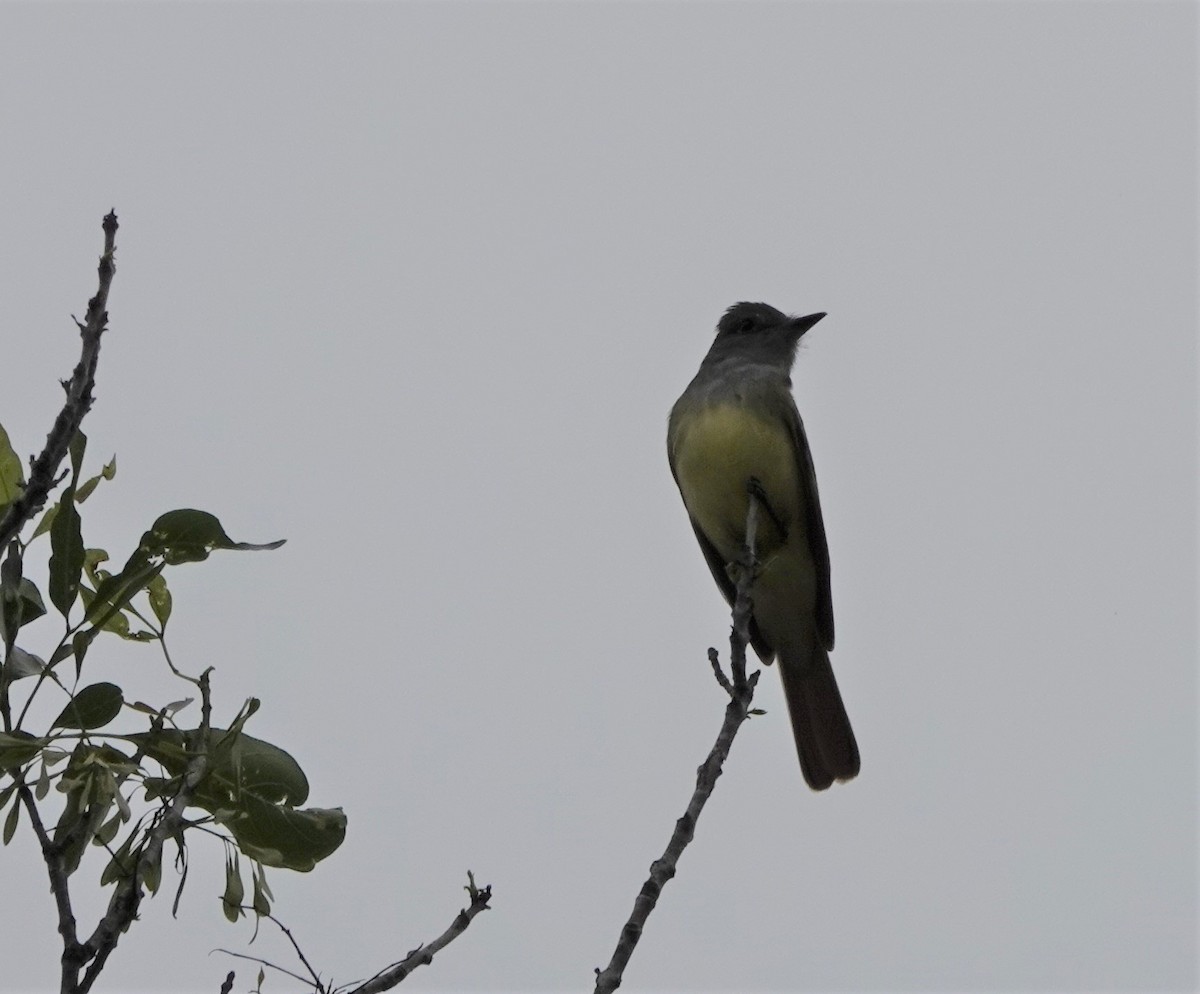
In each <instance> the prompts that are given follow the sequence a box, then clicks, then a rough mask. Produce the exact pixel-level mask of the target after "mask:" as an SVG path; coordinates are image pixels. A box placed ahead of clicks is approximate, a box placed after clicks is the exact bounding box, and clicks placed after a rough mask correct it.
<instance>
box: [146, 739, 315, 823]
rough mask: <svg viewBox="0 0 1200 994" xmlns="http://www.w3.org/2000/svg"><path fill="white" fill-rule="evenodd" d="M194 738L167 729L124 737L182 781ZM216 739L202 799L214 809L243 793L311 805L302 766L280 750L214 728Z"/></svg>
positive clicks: (279, 802)
mask: <svg viewBox="0 0 1200 994" xmlns="http://www.w3.org/2000/svg"><path fill="white" fill-rule="evenodd" d="M195 734H196V733H195V732H190V731H188V732H185V731H181V730H179V729H177V728H164V729H161V730H159V731H158V732H157V733H156V732H136V733H134V734H132V735H126V736H124V737H125V738H126V739H127V740H129V741H130V742H132V743H134V745H136V746H138V747H139V748H141V749H142V750H143V751H144V753H145V754H146V755H147V756H149V757H150V758H151V759H153V760H156V761H157V762H159V763H161V764H162V766H163V769H165V770H166V771H167V772H168V773H170V774H171V775H172V776H182V775H183V774H184V773H185V772H187V766H188V762H189V760H190V758H191V757H190V755H189V754H188V751H187V743H188V742H190V741H191V738H192V737H193V736H194V735H195ZM211 734H212V743H213V755H212V757H211V759H212V764H211V767H210V770H209V774H208V776H207V777H205V779H204V783H203V784H201V788H202V790H201V793H204V794H206V795H207V796H208V798H209V799H210V800H211V801H212V802H213V803H214V804H217V805H223V806H225V807H228V806H229V804H230V803H231V802H233V801H234V800H235V799H236V798H237V796H238V795H240V794H243V793H254V794H257V795H259V796H261V797H262V798H263V800H265V801H267V802H268V803H271V804H303V803H304V802H305V801H306V800H308V778H307V777H305V775H304V771H303V770H302V769H300V764H299V763H297V762H296V761H295V760H294V759H293V758H292V757H291V756H290V755H288V754H287V753H286V752H284V751H283V750H282V749H280V748H279V747H278V746H274V745H271V743H269V742H264V741H262V740H261V739H256V738H254V737H253V736H251V735H247V734H246V733H245V732H242V733H240V734H238V733H233V732H230V731H228V730H226V729H222V728H214V729H212V731H211ZM198 796H199V794H198ZM203 806H204V805H201V807H203Z"/></svg>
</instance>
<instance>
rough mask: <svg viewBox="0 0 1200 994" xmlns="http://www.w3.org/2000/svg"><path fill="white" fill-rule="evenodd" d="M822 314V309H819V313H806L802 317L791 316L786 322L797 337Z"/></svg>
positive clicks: (823, 313)
mask: <svg viewBox="0 0 1200 994" xmlns="http://www.w3.org/2000/svg"><path fill="white" fill-rule="evenodd" d="M824 316H825V312H824V311H821V312H820V313H819V314H806V315H804V317H802V318H792V320H791V321H790V322H788V326H789V328H790V329H791V332H792V334H793V335H794V336H795V337H796V338H797V339H799V338H800V336H801V335H803V334H804V333H805V332H806V331H808V329H809V328H811V327H812V326H813V325H814V324H816V323H817V322H818V321H820V320H821V318H823V317H824Z"/></svg>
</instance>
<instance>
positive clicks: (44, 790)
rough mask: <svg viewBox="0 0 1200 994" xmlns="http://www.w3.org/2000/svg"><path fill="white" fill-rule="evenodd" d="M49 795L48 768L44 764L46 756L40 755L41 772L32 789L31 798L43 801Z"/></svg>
mask: <svg viewBox="0 0 1200 994" xmlns="http://www.w3.org/2000/svg"><path fill="white" fill-rule="evenodd" d="M49 793H50V767H49V766H48V765H47V764H46V756H45V754H43V755H42V772H41V774H40V775H39V776H38V782H37V786H36V787H34V788H33V796H34V797H36V798H37V799H38V800H39V801H44V800H45V799H46V795H47V794H49Z"/></svg>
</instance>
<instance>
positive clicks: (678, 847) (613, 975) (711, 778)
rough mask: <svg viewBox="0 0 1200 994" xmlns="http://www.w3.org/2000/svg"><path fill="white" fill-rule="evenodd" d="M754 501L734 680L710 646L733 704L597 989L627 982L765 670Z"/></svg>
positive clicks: (738, 600) (736, 615) (737, 616)
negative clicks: (758, 645) (756, 621)
mask: <svg viewBox="0 0 1200 994" xmlns="http://www.w3.org/2000/svg"><path fill="white" fill-rule="evenodd" d="M749 505H750V506H749V510H748V511H747V512H746V549H745V552H746V561H745V563H743V564H740V565H741V567H742V568H741V569H739V570H738V580H737V596H736V597H735V599H734V604H733V628H732V630H731V632H730V635H729V649H730V657H731V663H730V669H731V671H732V673H733V678H732V680H730V679H729V678H728V677H726V676H725V674H724V673H723V672H721V664H720V661H719V659H718V657H717V650H716V649H709V650H708V658H709V660H710V662H711V663H712V667H713V672H714V674H715V676H716V678H717V683H719V684H720V685H721V688H722V689H723V690H724V691H725V692H726V693H727V694H728V695H729V704H728V705H726V707H725V720H724V721H723V722H722V723H721V731H720V732H719V733H718V734H717V741H716V742H715V743H713V747H712V749H711V750H710V751H709V753H708V757H707V758H706V759H705V760H704V762H703V763H701V764H700V768H699V769H698V770H697V771H696V788H695V790H693V791H692V799H691V800H690V801H689V802H688V806H687V810H686V811H685V812H684V814H683V817H682V818H680V819H679V820H678V821H676V822H675V830H674V831H673V832H672V833H671V839H670V841H669V842H668V843H667V848H666V850H665V851H664V852H663V854H662V856H661V857H659V858H658V859H656V860H655V861H654V862H653V863H651V864H650V876H649V877H648V878H647V879H646V882H645V883H644V884H642V889H641V890H640V891H639V892H638V896H637V898H636V900H635V901H634V902H633V912H632V914H630V916H629V920H628V921H627V922H626V923H625V926H624V928H622V929H621V936H620V938H619V939H618V940H617V948H616V950H615V951H614V952H613V955H612V959H611V960H609V963H608V966H607V967H605V968H604V969H603V970H600V969H597V970H596V987H595V994H609V992H611V991H615V990H616V989H617V988H618V987H620V986H621V979H622V976H623V975H624V972H625V967H626V965H627V964H628V963H629V958H630V957H631V956H632V955H633V951H634V949H635V948H636V947H637V944H638V941H639V940H640V939H641V937H642V929H643V928H644V927H645V924H646V921H647V919H649V917H650V913H651V912H652V911H653V910H654V908H655V906H656V905H657V904H658V898H659V895H660V894H661V893H662V889H663V887H665V886H666V884H667V881H669V880H670V879H671V878H672V877H674V876H675V868H676V866H677V865H678V863H679V858H680V857H681V856H682V855H683V850H684V849H686V848H687V846H688V844H689V843H690V842H691V841H692V838H693V836H694V835H695V831H696V822H697V820H698V819H699V817H700V812H701V811H702V810H703V809H704V805H705V804H706V803H707V801H708V798H709V795H711V794H712V792H713V788H714V787H716V785H717V778H718V777H719V776H720V775H721V772H722V768H723V767H724V765H725V760H726V759H727V758H728V756H729V750H730V748H731V747H732V746H733V739H734V736H735V735H737V732H738V729H739V728H740V727H741V725H742V722H744V721H745V720H746V719H747V717H749V713H750V704H751V702H752V701H753V699H754V688H755V686H757V684H758V675H759V671H757V670H756V671H755V672H754V673H752V674H750V676H749V677H747V676H746V645H747V644H748V643H749V641H750V618H751V615H752V613H753V604H752V602H751V599H750V591H751V588H752V587H753V586H754V580H755V576H756V575H757V573H758V559H757V556H756V555H755V550H754V537H755V534H756V533H757V530H758V527H757V524H758V498H757V497H756V495H755V494H754V493H753V491H751V493H750V501H749Z"/></svg>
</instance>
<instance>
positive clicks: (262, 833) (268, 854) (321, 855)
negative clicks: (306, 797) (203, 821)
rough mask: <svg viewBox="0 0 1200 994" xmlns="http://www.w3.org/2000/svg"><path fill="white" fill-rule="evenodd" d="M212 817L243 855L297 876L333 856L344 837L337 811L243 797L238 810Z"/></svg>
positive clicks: (342, 820) (340, 814)
mask: <svg viewBox="0 0 1200 994" xmlns="http://www.w3.org/2000/svg"><path fill="white" fill-rule="evenodd" d="M216 817H217V821H219V822H220V823H221V824H223V825H224V826H225V827H226V828H228V829H229V831H230V832H231V833H232V835H233V837H234V839H236V840H237V844H238V846H239V848H240V849H241V850H242V852H244V853H245V854H246V855H247V856H250V857H251V858H253V859H257V860H258V861H259V862H260V863H263V864H264V865H266V866H277V867H281V868H283V869H288V870H298V871H300V872H301V873H307V872H308V871H309V870H311V869H312V868H313V867H315V866H316V865H317V863H319V862H320V861H321V860H323V859H325V858H326V857H327V856H329V855H331V854H332V853H334V852H335V851H336V850H337V848H338V846H340V845H341V844H342V842H344V841H345V838H346V815H345V814H344V813H343V812H342V809H341V808H303V809H301V808H289V807H285V806H282V805H278V804H268V803H265V802H263V801H262V800H260V799H259V798H257V797H254V796H253V795H247V796H245V797H243V798H242V800H241V804H240V805H239V810H237V811H236V812H221V813H219V814H217V816H216Z"/></svg>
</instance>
